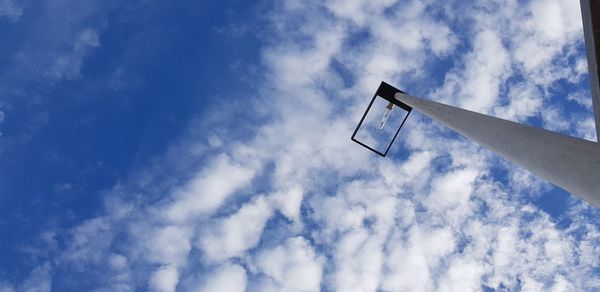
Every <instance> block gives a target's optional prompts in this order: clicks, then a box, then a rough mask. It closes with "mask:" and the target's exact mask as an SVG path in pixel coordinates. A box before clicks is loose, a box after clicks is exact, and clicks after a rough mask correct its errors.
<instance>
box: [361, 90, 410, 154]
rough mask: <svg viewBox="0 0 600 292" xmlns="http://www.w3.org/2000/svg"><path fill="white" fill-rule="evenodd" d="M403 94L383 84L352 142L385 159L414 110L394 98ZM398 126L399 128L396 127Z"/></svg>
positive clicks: (364, 115)
mask: <svg viewBox="0 0 600 292" xmlns="http://www.w3.org/2000/svg"><path fill="white" fill-rule="evenodd" d="M396 93H403V92H402V91H400V90H398V89H396V88H394V87H393V86H391V85H389V84H387V83H385V82H381V85H379V88H378V89H377V91H376V92H375V95H373V98H372V99H371V102H370V103H369V106H368V107H367V110H365V113H364V114H363V116H362V118H361V119H360V122H358V125H357V126H356V129H355V130H354V133H353V134H352V141H354V142H356V143H358V144H360V145H362V146H364V147H365V148H367V149H369V150H371V151H373V152H375V153H377V154H379V155H381V156H383V157H385V155H386V154H387V153H388V151H389V150H390V147H391V146H392V144H393V143H394V140H396V137H397V136H398V133H399V132H400V129H401V128H402V126H403V125H404V122H405V121H406V119H407V118H408V114H410V111H411V110H412V108H411V107H410V106H408V105H406V104H405V103H403V102H401V101H399V100H397V99H395V98H394V96H395V94H396ZM395 125H397V126H395Z"/></svg>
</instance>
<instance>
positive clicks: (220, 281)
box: [199, 265, 247, 292]
mask: <svg viewBox="0 0 600 292" xmlns="http://www.w3.org/2000/svg"><path fill="white" fill-rule="evenodd" d="M246 284H247V277H246V270H244V268H243V267H241V266H238V265H225V266H222V267H220V268H219V269H218V270H216V271H214V272H213V273H211V274H209V275H207V280H206V283H204V285H203V286H202V287H201V288H200V289H199V291H204V292H220V291H230V292H243V291H246Z"/></svg>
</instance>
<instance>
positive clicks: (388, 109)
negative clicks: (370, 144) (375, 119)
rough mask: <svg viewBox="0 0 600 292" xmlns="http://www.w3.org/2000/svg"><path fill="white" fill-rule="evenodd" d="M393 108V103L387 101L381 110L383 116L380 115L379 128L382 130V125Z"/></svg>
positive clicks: (383, 125)
mask: <svg viewBox="0 0 600 292" xmlns="http://www.w3.org/2000/svg"><path fill="white" fill-rule="evenodd" d="M393 110H394V104H393V103H391V102H390V103H388V105H387V106H386V107H385V111H384V112H383V116H382V117H381V120H380V121H379V126H378V128H379V130H383V127H385V122H386V121H387V119H388V117H389V116H390V113H391V112H392V111H393Z"/></svg>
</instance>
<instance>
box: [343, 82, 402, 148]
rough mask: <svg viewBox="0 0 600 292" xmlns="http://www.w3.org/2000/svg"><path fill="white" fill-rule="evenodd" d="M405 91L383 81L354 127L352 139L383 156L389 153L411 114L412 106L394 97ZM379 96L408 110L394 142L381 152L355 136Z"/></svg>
mask: <svg viewBox="0 0 600 292" xmlns="http://www.w3.org/2000/svg"><path fill="white" fill-rule="evenodd" d="M398 92H400V93H404V94H406V93H405V92H403V91H401V90H399V89H397V88H395V87H393V86H391V85H389V84H387V83H385V82H384V81H381V84H380V85H379V88H377V91H376V92H375V95H373V98H372V99H371V102H370V103H369V106H368V107H367V110H366V111H365V113H364V114H363V116H362V118H361V119H360V122H358V125H357V126H356V129H354V133H353V134H352V141H354V142H356V143H358V144H359V145H361V146H363V147H365V148H367V149H369V150H371V151H373V152H375V153H377V154H379V155H381V156H382V157H385V155H387V153H388V151H389V150H390V147H392V144H394V141H395V140H396V137H397V136H398V133H400V129H402V126H403V125H404V122H406V119H407V118H408V115H410V112H411V111H412V107H410V106H408V105H407V104H405V103H403V102H401V101H399V100H397V99H396V98H394V95H396V93H398ZM377 96H380V97H382V98H383V99H385V100H387V101H389V102H391V103H393V104H394V105H396V106H398V107H400V108H402V109H404V110H405V111H407V112H408V113H407V114H406V116H405V117H404V120H403V121H402V123H401V124H400V127H399V128H398V130H397V131H396V134H395V135H394V138H393V139H392V142H390V145H388V147H387V149H386V150H385V152H384V153H381V152H379V151H377V150H375V149H373V148H371V147H369V146H368V145H366V144H364V143H362V142H360V141H358V140H356V139H355V138H354V137H355V136H356V133H358V129H360V126H361V125H362V123H363V121H364V120H365V118H366V117H367V113H369V110H370V109H371V106H372V105H373V102H375V98H377Z"/></svg>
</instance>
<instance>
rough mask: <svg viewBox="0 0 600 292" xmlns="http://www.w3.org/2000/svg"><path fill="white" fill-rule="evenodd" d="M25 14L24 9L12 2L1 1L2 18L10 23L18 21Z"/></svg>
mask: <svg viewBox="0 0 600 292" xmlns="http://www.w3.org/2000/svg"><path fill="white" fill-rule="evenodd" d="M22 14H23V8H21V7H19V6H18V5H17V4H15V2H13V1H12V0H0V18H2V17H5V18H7V19H8V20H10V21H13V22H15V21H18V20H19V18H20V17H21V15H22Z"/></svg>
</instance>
